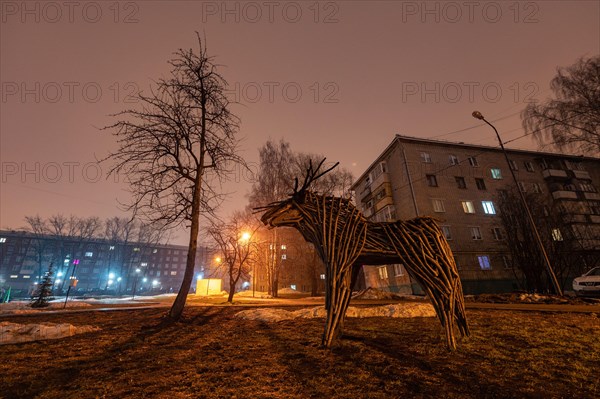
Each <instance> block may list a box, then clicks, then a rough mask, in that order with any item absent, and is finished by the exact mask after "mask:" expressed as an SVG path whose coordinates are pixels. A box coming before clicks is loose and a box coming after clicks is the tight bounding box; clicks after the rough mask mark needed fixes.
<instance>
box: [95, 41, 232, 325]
mask: <svg viewBox="0 0 600 399" xmlns="http://www.w3.org/2000/svg"><path fill="white" fill-rule="evenodd" d="M169 64H170V65H171V74H170V77H169V78H167V79H160V80H159V81H158V82H157V83H156V87H155V88H154V89H153V90H152V92H151V94H150V95H144V94H140V95H139V100H140V101H139V102H140V108H139V109H129V110H126V111H123V112H121V113H119V114H117V115H116V116H117V117H118V118H119V121H118V122H116V123H115V124H113V125H111V126H108V127H107V128H106V129H110V130H112V131H113V134H114V136H116V138H117V140H118V143H119V148H118V150H117V151H116V152H113V153H111V154H110V155H109V156H108V157H107V158H106V159H108V160H111V161H112V162H114V165H113V166H112V168H111V170H110V174H117V173H123V174H124V175H126V176H127V178H128V181H129V184H130V188H131V193H132V197H133V198H132V201H131V203H129V205H128V209H129V210H131V211H133V213H134V216H136V217H141V218H142V219H143V220H144V221H148V222H160V223H162V224H163V225H164V226H166V227H176V226H179V225H181V224H183V223H189V224H188V226H189V227H190V236H189V246H188V254H187V261H186V269H185V273H184V277H183V282H182V284H181V288H180V290H179V293H178V295H177V297H176V299H175V301H174V303H173V306H172V307H171V309H170V311H169V313H168V316H169V317H170V318H172V319H179V318H180V317H181V314H182V313H183V308H184V306H185V302H186V298H187V295H188V292H189V290H190V285H191V283H192V280H193V276H194V266H195V259H196V250H197V245H198V232H199V227H200V216H201V215H202V214H206V213H209V214H211V213H212V212H213V211H214V209H215V207H216V206H218V204H219V202H220V200H221V199H222V195H221V194H220V193H219V191H218V189H219V187H220V186H219V184H218V183H220V181H221V180H220V179H222V178H224V176H225V175H226V173H227V172H228V170H227V169H228V168H231V167H234V166H236V163H238V164H239V163H243V160H242V159H241V158H240V157H239V156H238V155H237V154H236V151H237V143H238V141H237V138H236V133H237V131H238V124H239V119H238V118H237V117H236V116H235V115H234V114H233V113H232V112H231V111H230V109H229V108H230V102H229V100H228V99H227V96H226V90H227V82H226V81H225V79H224V78H223V77H222V76H221V75H220V74H219V72H218V71H217V69H218V68H217V65H216V64H215V63H214V62H213V58H212V57H210V56H209V55H208V53H207V50H206V46H205V44H204V43H203V42H202V40H201V39H200V37H199V36H198V53H195V52H194V51H193V50H191V49H190V50H183V49H180V50H179V51H177V52H176V53H175V56H174V58H173V59H171V60H170V61H169Z"/></svg>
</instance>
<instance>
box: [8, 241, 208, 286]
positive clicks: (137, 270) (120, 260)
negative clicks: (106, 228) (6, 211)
mask: <svg viewBox="0 0 600 399" xmlns="http://www.w3.org/2000/svg"><path fill="white" fill-rule="evenodd" d="M186 256H187V247H185V246H179V245H163V244H149V243H138V242H127V243H123V242H116V243H115V242H109V241H107V240H102V239H86V240H81V239H77V238H76V237H55V236H50V235H35V234H32V233H27V232H21V231H0V287H2V288H3V289H8V287H10V289H11V295H12V296H13V297H26V296H29V295H30V294H31V293H32V292H33V291H34V290H35V288H36V285H37V284H38V283H39V281H40V279H41V278H42V277H43V275H44V274H45V273H46V272H47V271H48V268H49V265H50V264H51V263H52V264H53V275H54V278H53V281H54V286H53V291H54V294H55V295H60V294H64V293H65V292H66V290H67V289H68V287H69V285H73V284H76V285H75V286H73V287H72V289H71V291H70V294H75V295H78V294H79V295H83V294H132V293H133V292H134V291H135V293H136V294H137V293H139V294H141V293H146V292H152V293H161V292H177V291H178V290H179V287H180V285H181V282H182V280H183V273H184V270H185V265H186ZM213 263H214V262H212V259H211V255H210V252H209V251H208V250H207V249H206V248H204V247H200V248H199V249H198V253H197V255H196V270H195V272H196V277H199V276H202V275H204V274H205V273H206V274H210V268H211V267H214V265H213ZM73 280H76V283H73V282H72V281H73ZM192 286H193V287H195V284H192Z"/></svg>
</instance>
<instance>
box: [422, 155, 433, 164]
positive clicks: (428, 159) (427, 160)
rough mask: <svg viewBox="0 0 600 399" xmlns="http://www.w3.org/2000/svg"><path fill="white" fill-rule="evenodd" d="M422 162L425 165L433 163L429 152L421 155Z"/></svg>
mask: <svg viewBox="0 0 600 399" xmlns="http://www.w3.org/2000/svg"><path fill="white" fill-rule="evenodd" d="M421 161H423V162H425V163H431V155H430V154H429V153H428V152H422V153H421Z"/></svg>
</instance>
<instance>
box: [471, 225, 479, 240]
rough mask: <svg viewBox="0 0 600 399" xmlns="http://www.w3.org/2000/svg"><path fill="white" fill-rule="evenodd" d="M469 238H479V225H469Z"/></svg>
mask: <svg viewBox="0 0 600 399" xmlns="http://www.w3.org/2000/svg"><path fill="white" fill-rule="evenodd" d="M470 229H471V238H472V239H473V240H481V229H480V228H479V227H476V226H474V227H471V228H470Z"/></svg>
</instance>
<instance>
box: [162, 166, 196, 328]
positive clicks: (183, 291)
mask: <svg viewBox="0 0 600 399" xmlns="http://www.w3.org/2000/svg"><path fill="white" fill-rule="evenodd" d="M201 182H202V175H201V173H200V171H198V175H197V177H196V182H195V183H196V184H195V187H194V198H193V200H192V225H191V227H190V241H189V247H188V253H187V261H186V265H185V272H184V274H183V281H182V282H181V288H180V289H179V292H178V293H177V297H176V298H175V301H174V302H173V305H172V306H171V309H170V310H169V313H168V317H169V318H171V319H173V320H179V319H180V318H181V315H182V314H183V308H184V306H185V302H186V300H187V296H188V293H189V292H190V286H191V285H192V281H193V280H194V268H195V266H196V250H197V248H198V232H199V230H200V194H201V193H200V185H201Z"/></svg>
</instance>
